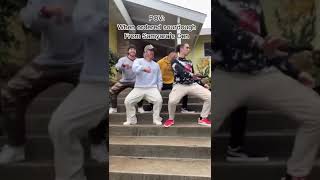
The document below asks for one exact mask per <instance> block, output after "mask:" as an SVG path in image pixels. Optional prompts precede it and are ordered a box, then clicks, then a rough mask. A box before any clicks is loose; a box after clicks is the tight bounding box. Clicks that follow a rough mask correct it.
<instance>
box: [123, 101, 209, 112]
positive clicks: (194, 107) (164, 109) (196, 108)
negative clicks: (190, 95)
mask: <svg viewBox="0 0 320 180" xmlns="http://www.w3.org/2000/svg"><path fill="white" fill-rule="evenodd" d="M202 106H203V104H202V103H189V104H188V108H189V109H190V110H193V111H196V112H198V113H200V112H201V110H202ZM143 107H144V109H145V110H150V108H151V107H150V105H149V104H145V105H143ZM181 107H182V105H181V104H179V105H177V109H176V112H181ZM119 112H126V107H125V105H124V104H119V105H118V113H119ZM161 112H168V104H162V108H161Z"/></svg>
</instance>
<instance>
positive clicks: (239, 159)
mask: <svg viewBox="0 0 320 180" xmlns="http://www.w3.org/2000/svg"><path fill="white" fill-rule="evenodd" d="M226 160H227V161H229V162H268V161H269V158H268V157H264V158H237V157H226Z"/></svg>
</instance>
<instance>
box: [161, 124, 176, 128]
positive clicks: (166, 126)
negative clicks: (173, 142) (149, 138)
mask: <svg viewBox="0 0 320 180" xmlns="http://www.w3.org/2000/svg"><path fill="white" fill-rule="evenodd" d="M173 125H174V124H171V125H169V126H168V125H163V126H164V127H165V128H168V127H171V126H173Z"/></svg>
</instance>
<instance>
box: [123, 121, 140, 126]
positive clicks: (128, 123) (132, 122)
mask: <svg viewBox="0 0 320 180" xmlns="http://www.w3.org/2000/svg"><path fill="white" fill-rule="evenodd" d="M135 124H137V121H136V120H135V121H132V120H131V121H128V120H127V121H126V122H124V123H123V125H125V126H130V125H135Z"/></svg>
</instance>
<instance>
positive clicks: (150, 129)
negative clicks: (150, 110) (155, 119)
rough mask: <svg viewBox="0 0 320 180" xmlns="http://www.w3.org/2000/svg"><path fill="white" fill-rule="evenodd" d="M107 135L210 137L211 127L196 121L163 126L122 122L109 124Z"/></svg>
mask: <svg viewBox="0 0 320 180" xmlns="http://www.w3.org/2000/svg"><path fill="white" fill-rule="evenodd" d="M109 136H183V137H211V128H210V127H206V126H199V125H198V124H197V123H196V122H189V123H181V124H176V125H175V126H172V127H170V128H163V127H159V126H155V125H152V124H138V125H132V126H124V125H122V122H118V123H112V124H109Z"/></svg>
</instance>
